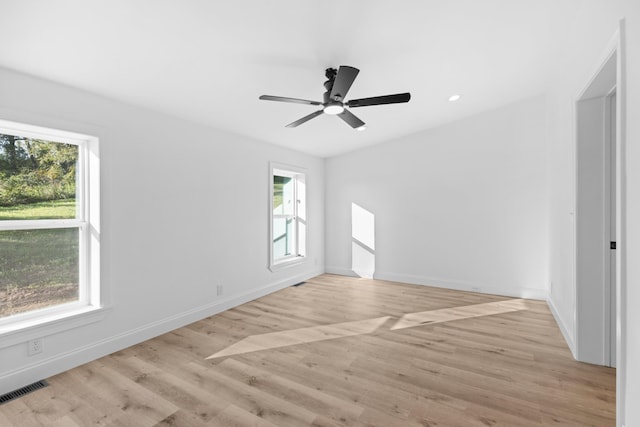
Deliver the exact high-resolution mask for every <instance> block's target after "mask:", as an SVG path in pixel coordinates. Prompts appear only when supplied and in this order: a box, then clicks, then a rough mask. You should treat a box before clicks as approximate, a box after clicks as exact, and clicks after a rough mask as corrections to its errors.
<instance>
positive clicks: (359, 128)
mask: <svg viewBox="0 0 640 427" xmlns="http://www.w3.org/2000/svg"><path fill="white" fill-rule="evenodd" d="M356 130H357V131H358V132H362V131H363V130H367V127H366V126H365V125H362V126H360V127H357V128H356Z"/></svg>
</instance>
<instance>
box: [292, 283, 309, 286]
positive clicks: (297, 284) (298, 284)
mask: <svg viewBox="0 0 640 427" xmlns="http://www.w3.org/2000/svg"><path fill="white" fill-rule="evenodd" d="M305 283H307V282H300V283H296V284H295V285H293V286H300V285H304V284H305Z"/></svg>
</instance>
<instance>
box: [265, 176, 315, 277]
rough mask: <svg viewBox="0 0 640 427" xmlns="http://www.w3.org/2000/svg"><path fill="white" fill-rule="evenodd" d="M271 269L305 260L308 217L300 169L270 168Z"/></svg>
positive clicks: (303, 180) (303, 178)
mask: <svg viewBox="0 0 640 427" xmlns="http://www.w3.org/2000/svg"><path fill="white" fill-rule="evenodd" d="M270 193H271V197H270V201H271V203H270V214H271V238H270V254H271V261H270V267H271V269H272V270H273V269H275V268H278V267H282V266H285V265H291V264H293V263H295V262H300V261H302V260H304V257H305V255H306V236H307V215H306V186H305V174H304V172H303V171H302V170H301V169H297V168H293V167H287V166H279V165H273V164H272V165H271V174H270Z"/></svg>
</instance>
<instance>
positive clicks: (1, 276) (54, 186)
mask: <svg viewBox="0 0 640 427" xmlns="http://www.w3.org/2000/svg"><path fill="white" fill-rule="evenodd" d="M90 149H91V150H90ZM90 151H91V154H90V153H89V152H90ZM90 157H91V158H92V159H93V163H96V164H95V166H96V167H95V169H96V171H93V172H92V173H91V174H90V173H89V158H90ZM90 176H91V177H92V180H93V181H92V182H89V177H90ZM97 180H98V175H97V140H96V139H95V138H91V137H85V136H83V135H77V134H72V133H68V132H62V131H56V130H52V129H44V128H39V127H35V126H30V125H22V124H18V123H12V122H5V121H0V327H1V328H2V330H14V329H15V328H19V327H20V325H21V324H22V322H23V321H28V322H29V325H33V324H34V321H35V322H38V319H42V320H43V321H45V320H46V319H47V318H51V316H53V315H55V316H57V317H58V318H59V317H60V316H61V315H62V316H64V313H67V312H68V313H71V312H77V310H78V309H86V308H88V307H91V306H92V307H94V308H97V307H98V306H99V302H100V296H99V289H98V275H99V265H98V262H97V258H96V256H97V254H98V253H99V251H98V244H99V243H98V242H99V227H98V226H97V215H95V214H94V217H95V218H93V221H90V219H91V218H90V212H89V190H90V189H92V190H93V189H95V193H96V194H95V196H96V197H95V198H94V200H92V203H91V204H92V206H95V207H97V206H98V200H97V199H98V194H97V192H98V190H97ZM91 234H93V236H92V235H91ZM92 249H93V255H94V256H93V257H92V256H91V253H92ZM90 279H91V280H90ZM12 325H13V326H12ZM14 327H15V328H14ZM7 328H8V329H7Z"/></svg>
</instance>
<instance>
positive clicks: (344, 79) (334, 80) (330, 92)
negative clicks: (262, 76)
mask: <svg viewBox="0 0 640 427" xmlns="http://www.w3.org/2000/svg"><path fill="white" fill-rule="evenodd" d="M359 72H360V70H358V69H357V68H354V67H349V66H348V65H341V66H340V69H338V70H336V69H335V68H327V69H326V71H325V76H326V77H327V79H328V80H327V81H326V82H324V88H325V89H326V92H325V93H324V102H318V101H310V100H308V99H299V98H286V97H283V96H272V95H262V96H260V99H263V100H266V101H279V102H293V103H296V104H307V105H321V106H322V109H321V110H318V111H315V112H313V113H311V114H309V115H307V116H304V117H303V118H301V119H298V120H296V121H295V122H293V123H289V124H288V125H287V127H288V128H294V127H297V126H299V125H301V124H302V123H305V122H307V121H309V120H311V119H313V118H314V117H318V116H319V115H321V114H323V113H326V114H331V115H336V116H338V117H340V118H341V119H342V120H344V121H345V122H346V123H347V124H348V125H349V126H351V127H352V128H354V129H358V130H364V128H365V127H364V125H365V123H364V122H363V121H362V120H360V119H359V118H358V117H356V116H355V115H354V114H353V113H352V112H351V111H349V110H347V108H346V107H349V108H355V107H366V106H369V105H382V104H398V103H402V102H409V100H410V99H411V94H410V93H409V92H407V93H396V94H395V95H384V96H374V97H371V98H361V99H352V100H350V101H347V102H345V101H344V98H345V97H346V96H347V92H349V88H351V85H352V84H353V81H354V80H355V79H356V76H357V75H358V73H359Z"/></svg>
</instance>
